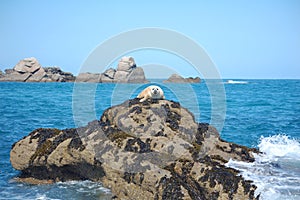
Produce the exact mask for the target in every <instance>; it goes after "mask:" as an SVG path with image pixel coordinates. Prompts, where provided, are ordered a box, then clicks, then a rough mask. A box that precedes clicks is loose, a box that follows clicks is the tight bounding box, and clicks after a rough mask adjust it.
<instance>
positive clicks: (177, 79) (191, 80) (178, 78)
mask: <svg viewBox="0 0 300 200" xmlns="http://www.w3.org/2000/svg"><path fill="white" fill-rule="evenodd" d="M200 81H201V80H200V78H199V77H195V78H192V77H189V78H183V77H182V76H180V75H178V74H172V75H171V76H170V77H169V78H168V79H167V80H164V81H163V82H164V83H200Z"/></svg>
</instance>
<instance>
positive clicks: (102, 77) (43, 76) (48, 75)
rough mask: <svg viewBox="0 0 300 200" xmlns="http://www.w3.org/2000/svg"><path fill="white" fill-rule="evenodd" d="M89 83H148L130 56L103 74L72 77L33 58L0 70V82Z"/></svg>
mask: <svg viewBox="0 0 300 200" xmlns="http://www.w3.org/2000/svg"><path fill="white" fill-rule="evenodd" d="M75 81H76V82H91V83H148V82H150V81H148V80H147V79H146V77H145V73H144V70H143V68H142V67H137V65H136V63H135V60H134V58H133V57H131V56H128V57H127V56H125V57H122V58H121V59H120V61H119V62H118V66H117V69H114V68H109V69H107V70H106V71H105V72H103V73H91V72H84V73H80V74H78V76H77V77H76V76H74V75H73V74H72V73H70V72H64V71H62V70H61V69H60V68H59V67H56V66H55V67H42V66H41V64H40V63H39V62H38V60H37V59H36V58H34V57H31V58H25V59H23V60H20V61H19V62H18V63H17V64H16V65H15V66H14V67H13V68H12V69H6V70H5V72H4V73H3V72H2V71H1V70H0V82H75ZM163 82H164V83H200V82H201V79H200V78H199V77H196V78H192V77H189V78H183V77H182V76H180V75H178V74H172V75H171V76H170V77H169V78H168V79H167V80H164V81H163Z"/></svg>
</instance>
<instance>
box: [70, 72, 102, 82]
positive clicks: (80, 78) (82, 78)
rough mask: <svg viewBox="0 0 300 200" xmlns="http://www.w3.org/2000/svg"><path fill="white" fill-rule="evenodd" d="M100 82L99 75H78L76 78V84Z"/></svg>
mask: <svg viewBox="0 0 300 200" xmlns="http://www.w3.org/2000/svg"><path fill="white" fill-rule="evenodd" d="M100 80H101V74H98V73H95V74H94V73H89V72H87V73H80V74H78V76H77V77H76V81H77V82H90V83H99V82H100Z"/></svg>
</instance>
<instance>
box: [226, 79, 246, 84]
mask: <svg viewBox="0 0 300 200" xmlns="http://www.w3.org/2000/svg"><path fill="white" fill-rule="evenodd" d="M226 83H227V84H247V83H248V82H247V81H234V80H228V81H227V82H226Z"/></svg>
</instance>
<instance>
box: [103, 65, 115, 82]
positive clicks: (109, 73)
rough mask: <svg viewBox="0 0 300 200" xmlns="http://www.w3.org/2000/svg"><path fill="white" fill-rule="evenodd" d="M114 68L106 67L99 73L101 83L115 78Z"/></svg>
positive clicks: (112, 80)
mask: <svg viewBox="0 0 300 200" xmlns="http://www.w3.org/2000/svg"><path fill="white" fill-rule="evenodd" d="M115 74H116V70H115V69H113V68H109V69H107V70H106V71H105V72H104V73H103V74H102V75H101V82H102V83H113V82H115V81H114V78H115Z"/></svg>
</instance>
